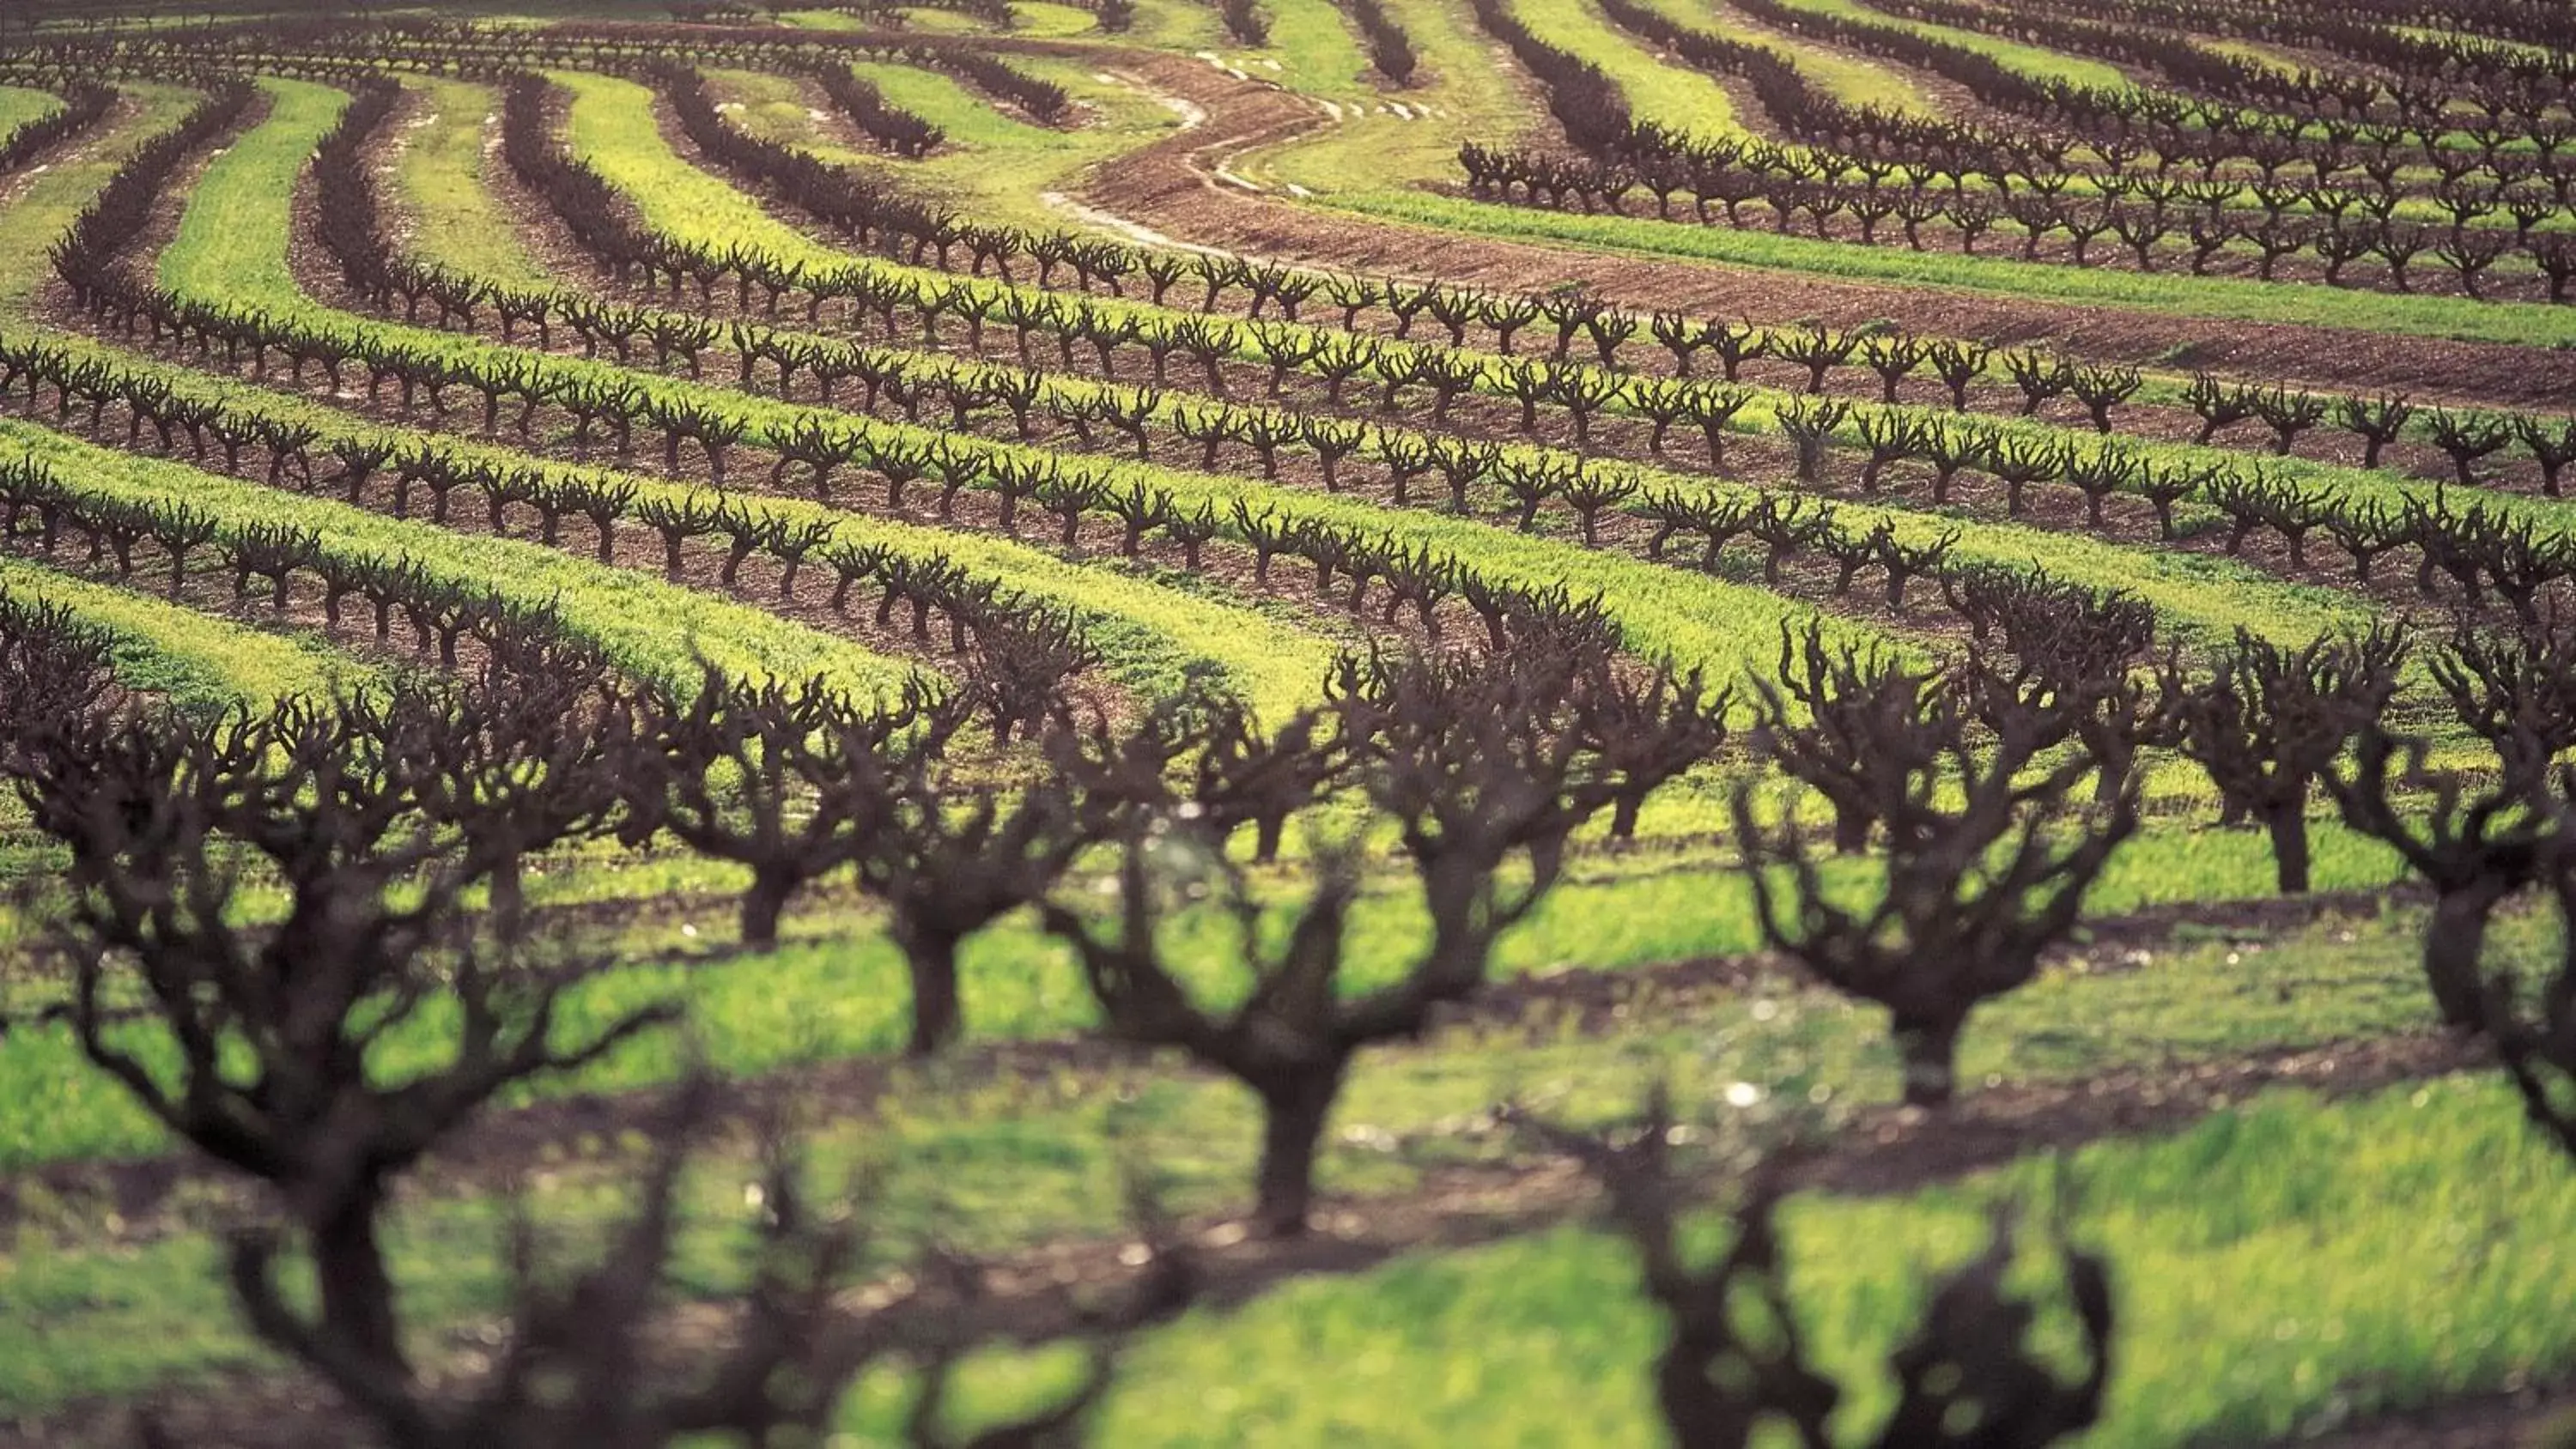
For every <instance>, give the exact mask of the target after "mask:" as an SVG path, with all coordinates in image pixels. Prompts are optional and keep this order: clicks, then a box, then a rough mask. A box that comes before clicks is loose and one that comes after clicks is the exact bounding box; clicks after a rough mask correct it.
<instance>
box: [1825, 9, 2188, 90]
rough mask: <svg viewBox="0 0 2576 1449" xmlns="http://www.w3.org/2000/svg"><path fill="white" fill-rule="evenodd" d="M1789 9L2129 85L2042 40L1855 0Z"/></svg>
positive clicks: (2102, 85) (2094, 81) (2024, 66)
mask: <svg viewBox="0 0 2576 1449" xmlns="http://www.w3.org/2000/svg"><path fill="white" fill-rule="evenodd" d="M1781 3H1782V4H1785V5H1788V6H1790V7H1792V8H1794V9H1798V10H1805V11H1808V12H1810V13H1812V14H1816V15H1831V16H1836V17H1839V18H1841V19H1845V20H1858V21H1861V22H1863V23H1865V24H1869V25H1874V26H1878V27H1880V28H1882V29H1886V30H1893V31H1900V32H1903V33H1906V34H1910V35H1919V36H1922V37H1924V38H1925V39H1927V40H1937V41H1940V42H1941V43H1943V44H1945V45H1955V46H1957V47H1959V48H1960V49H1962V50H1973V51H1975V52H1976V53H1977V54H1979V55H1982V56H1985V57H1986V58H1987V59H1989V60H1993V61H1996V62H1998V63H1999V64H2002V65H2004V66H2006V67H2008V68H2010V69H2013V70H2017V71H2020V72H2021V73H2022V74H2024V75H2026V76H2030V77H2032V78H2034V79H2038V80H2060V81H2066V82H2068V83H2070V84H2073V85H2079V86H2091V87H2093V88H2095V89H2097V90H2106V91H2132V90H2136V89H2138V87H2137V86H2136V85H2134V84H2132V83H2131V82H2130V80H2129V78H2128V76H2126V75H2125V74H2123V73H2122V72H2121V70H2120V68H2119V67H2117V66H2115V65H2112V64H2110V63H2108V62H2106V61H2098V60H2087V59H2085V58H2084V57H2082V56H2076V55H2068V54H2067V53H2066V52H2064V51H2062V50H2050V49H2048V48H2047V47H2045V46H2038V45H2023V44H2021V43H2020V42H2018V41H2012V40H2005V39H2002V38H2000V37H1998V36H1992V35H1988V34H1985V33H1984V32H1982V31H1976V30H1962V29H1960V28H1958V27H1956V26H1951V25H1939V24H1935V23H1933V22H1931V21H1928V20H1909V19H1906V18H1905V17H1903V16H1900V15H1890V14H1888V13H1886V12H1884V11H1881V10H1875V9H1872V8H1870V7H1869V6H1866V5H1862V4H1858V3H1856V0H1781Z"/></svg>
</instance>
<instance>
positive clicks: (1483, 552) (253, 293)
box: [163, 81, 1870, 679]
mask: <svg viewBox="0 0 2576 1449" xmlns="http://www.w3.org/2000/svg"><path fill="white" fill-rule="evenodd" d="M268 84H269V85H271V86H272V87H273V88H275V89H276V91H277V99H278V105H277V108H276V110H275V111H274V112H273V113H272V114H271V116H270V117H269V118H268V119H267V120H266V121H265V122H264V123H262V124H261V125H260V126H259V127H257V128H255V129H254V130H253V131H252V132H251V133H250V134H248V135H246V136H245V137H243V138H242V140H241V141H239V142H238V143H237V144H236V145H235V146H234V147H233V148H232V149H231V150H230V151H228V152H227V153H226V155H225V157H224V159H223V161H222V162H221V163H218V165H219V166H222V167H225V168H227V170H226V171H225V172H224V174H223V175H222V177H221V178H220V179H221V180H222V181H223V182H225V183H226V184H225V185H224V186H223V187H222V189H221V190H220V191H218V190H217V189H216V188H217V185H218V181H219V177H218V176H217V175H214V174H210V175H209V176H208V177H207V179H206V182H205V183H204V184H203V185H202V186H201V187H200V189H199V192H198V194H197V196H196V197H195V198H193V199H192V202H191V205H190V207H189V210H188V215H187V220H186V221H185V222H184V223H183V227H182V236H181V241H182V243H192V244H193V245H191V246H189V247H187V248H186V249H184V250H183V249H181V248H174V249H173V250H172V251H171V252H168V253H165V254H164V257H163V267H164V274H163V275H164V281H165V283H167V284H169V285H171V286H172V287H173V288H174V289H175V290H177V291H179V292H181V293H183V294H186V295H195V296H209V297H214V296H222V297H230V298H233V299H236V300H248V301H256V302H257V303H258V304H259V305H262V306H266V307H270V308H273V309H275V310H277V311H280V312H282V313H287V314H290V315H301V316H304V317H307V318H314V319H329V320H331V321H332V322H334V323H335V324H337V325H361V326H365V327H367V328H368V329H369V330H370V331H372V332H373V333H375V334H376V335H378V336H382V337H387V338H390V339H397V340H400V341H402V342H404V343H405V344H407V345H413V346H418V347H420V348H422V349H424V350H428V351H435V352H440V353H445V354H448V355H458V356H467V355H481V356H496V357H497V356H513V355H516V356H524V355H526V354H525V352H524V350H522V349H511V348H504V347H501V346H498V345H495V344H488V343H483V342H480V341H477V340H474V339H469V338H464V337H460V336H458V335H456V334H453V333H443V332H435V331H430V330H428V329H424V328H414V327H405V326H401V325H398V324H392V323H379V322H376V321H373V320H372V319H360V318H355V317H351V316H348V315H347V314H341V313H334V312H331V311H330V310H329V309H326V308H322V307H320V306H318V305H317V304H315V303H313V302H312V301H311V300H310V299H308V298H305V297H303V296H302V295H301V293H299V292H298V291H296V290H295V286H294V280H293V278H292V276H291V275H288V274H287V273H286V270H285V262H284V259H283V257H281V256H278V255H276V254H275V253H276V250H277V248H276V247H275V246H274V244H273V243H272V244H270V245H266V246H262V245H258V244H251V245H244V244H241V243H239V242H238V241H237V240H236V239H235V238H234V237H233V235H232V232H231V230H230V229H231V228H237V227H238V226H239V225H240V224H241V223H243V222H244V221H246V220H252V219H256V218H266V219H267V224H268V226H269V227H270V230H269V232H268V235H270V236H272V237H274V236H275V235H277V232H276V230H275V228H276V224H277V223H276V221H275V218H276V217H278V216H281V215H283V213H284V208H285V201H284V197H285V195H286V193H287V192H288V190H289V189H290V188H291V186H292V180H293V175H294V167H295V165H296V164H297V159H296V158H298V157H300V156H302V155H303V154H304V153H305V152H306V151H309V149H310V147H311V144H312V141H313V139H314V138H316V137H318V135H319V134H320V133H321V131H323V130H324V129H327V127H328V125H329V124H330V121H331V119H332V118H333V117H334V116H336V114H337V113H338V110H339V108H340V106H341V105H342V104H343V102H344V98H343V97H341V96H340V95H339V93H337V92H334V91H330V90H328V89H327V88H323V87H318V86H311V85H307V84H305V83H301V82H283V81H271V82H268ZM653 144H654V145H655V146H656V147H660V143H659V140H658V138H653ZM660 155H661V156H662V157H663V158H664V160H665V161H666V163H667V165H666V166H665V167H664V168H662V169H663V170H664V171H666V172H670V173H674V174H672V176H671V181H672V187H673V189H674V191H678V190H679V189H680V188H681V187H682V186H683V185H684V182H685V179H686V177H688V176H690V175H695V176H697V177H698V178H699V179H702V180H704V179H707V178H705V177H704V176H703V173H694V172H691V171H690V169H689V168H686V167H683V166H681V165H680V164H679V162H678V158H677V157H675V156H672V155H671V154H670V152H669V151H668V149H667V147H660ZM592 159H593V160H594V163H595V164H599V165H600V166H601V169H602V170H603V172H606V171H609V169H610V168H609V166H608V165H607V164H606V163H605V162H602V161H600V159H599V158H596V157H594V158H592ZM611 179H612V180H613V181H617V182H618V183H619V184H621V185H623V186H626V187H627V188H629V189H630V190H632V189H633V188H634V187H636V186H642V187H645V188H648V189H649V188H651V187H652V186H653V185H654V174H653V173H647V174H644V175H641V176H637V175H635V174H634V173H633V172H632V171H628V172H626V173H625V174H622V175H615V176H612V178H611ZM232 183H238V184H232ZM719 196H722V197H730V198H733V200H734V201H735V202H737V203H739V204H742V205H748V204H749V203H748V200H747V199H746V198H742V197H740V195H739V193H735V192H732V191H731V190H730V189H729V188H722V187H717V188H716V189H715V190H714V191H708V190H704V189H700V190H697V191H696V192H694V193H693V194H691V195H690V196H689V197H688V203H687V204H688V205H689V206H690V207H691V208H703V207H706V206H709V205H713V204H714V203H715V201H716V199H717V197H719ZM210 199H211V200H210ZM808 245H811V244H810V243H809V244H808ZM548 365H550V366H554V367H558V368H560V369H562V370H563V371H564V372H566V373H567V374H591V375H596V376H600V377H603V378H605V377H609V376H615V377H618V378H621V379H625V380H629V381H634V380H638V379H639V378H640V379H642V380H643V381H644V383H645V385H646V386H647V387H648V388H650V389H652V390H653V391H656V392H659V393H661V394H663V395H665V396H670V397H675V398H685V399H687V400H689V401H691V402H694V403H700V404H704V405H711V406H716V407H720V408H722V409H724V410H725V411H727V412H729V413H731V414H733V415H735V416H738V417H741V418H743V419H744V420H745V421H746V422H747V423H748V424H749V425H750V429H751V431H750V432H749V433H748V434H747V437H748V439H749V440H751V441H754V442H757V441H759V440H761V439H765V438H768V437H772V436H776V435H778V434H779V433H780V432H781V431H783V430H784V429H785V428H786V427H787V426H788V425H790V424H791V423H793V422H795V421H797V420H799V419H805V418H812V419H818V420H823V421H828V422H831V423H834V424H838V425H848V426H854V427H856V428H857V429H859V430H860V431H861V432H862V433H863V434H864V435H865V436H868V437H871V438H883V439H889V440H900V441H904V442H907V443H918V444H924V445H927V444H929V443H931V442H933V441H934V440H937V439H941V438H945V439H947V440H948V442H949V443H950V445H951V446H953V447H956V448H959V449H962V450H972V451H978V452H988V453H993V454H1002V455H1008V454H1020V455H1025V456H1037V455H1038V450H1035V449H1032V448H1030V447H1029V446H1028V445H1023V444H1014V443H1000V442H994V441H991V440H987V439H981V438H974V437H969V436H966V435H952V434H947V433H944V432H940V431H938V430H935V429H930V428H925V427H918V426H913V425H908V424H895V423H887V422H881V421H872V420H862V419H858V418H855V417H853V416H852V415H849V414H844V413H840V412H837V411H834V410H831V409H825V408H818V407H810V406H806V405H801V404H791V403H783V402H778V401H775V400H771V399H766V398H761V397H757V396H754V395H751V394H747V393H742V392H737V391H734V390H731V389H726V388H717V387H710V386H706V385H702V384H695V383H687V382H682V381H679V380H676V379H668V378H660V377H649V376H646V375H641V374H636V373H632V372H628V371H625V370H622V369H617V368H614V367H611V366H609V365H608V364H605V363H595V362H585V361H582V360H579V359H573V358H551V359H549V363H548ZM1047 456H1063V455H1047ZM1065 461H1067V462H1068V463H1070V464H1071V465H1072V466H1073V467H1074V468H1077V469H1081V470H1084V471H1087V472H1089V473H1090V474H1091V475H1093V476H1096V477H1099V478H1101V479H1102V480H1103V481H1104V482H1107V483H1109V484H1111V485H1113V486H1118V487H1122V488H1123V487H1124V486H1125V485H1126V484H1127V483H1129V482H1130V481H1141V482H1145V483H1147V484H1149V485H1150V486H1153V487H1157V488H1160V489H1162V490H1163V491H1165V492H1166V493H1168V494H1169V495H1170V496H1171V497H1172V498H1173V500H1174V502H1176V503H1177V504H1179V505H1180V506H1181V507H1183V508H1188V509H1196V508H1197V507H1199V506H1200V505H1202V504H1205V505H1208V506H1211V507H1213V508H1214V509H1215V510H1216V512H1217V513H1218V514H1219V516H1221V517H1222V516H1227V515H1229V514H1230V513H1231V510H1232V508H1233V505H1234V504H1235V503H1236V502H1238V501H1240V502H1243V503H1245V504H1246V505H1248V506H1250V507H1252V508H1254V509H1256V510H1257V509H1261V508H1264V507H1268V508H1274V509H1276V510H1277V511H1278V512H1279V513H1280V514H1281V515H1283V516H1284V517H1288V518H1310V519H1315V520H1318V521H1322V522H1327V523H1333V524H1340V525H1345V526H1350V527H1355V528H1360V529H1362V530H1364V531H1366V532H1369V533H1372V534H1375V535H1378V536H1380V537H1384V538H1387V539H1389V540H1390V541H1392V542H1395V543H1397V544H1400V545H1403V546H1408V547H1428V548H1430V549H1432V550H1433V551H1435V552H1437V553H1447V554H1451V555H1454V556H1456V557H1457V558H1458V559H1459V560H1460V561H1461V562H1463V563H1466V564H1467V565H1469V566H1471V567H1475V568H1478V569H1480V570H1483V571H1485V572H1487V573H1488V574H1489V575H1490V576H1492V577H1495V578H1497V579H1501V580H1508V581H1518V582H1524V583H1527V584H1531V585H1544V584H1550V583H1557V582H1562V583H1564V584H1566V585H1567V586H1568V587H1569V588H1571V589H1573V590H1575V591H1576V592H1577V593H1578V595H1588V594H1593V593H1599V594H1601V595H1603V596H1604V597H1605V598H1607V599H1609V600H1611V601H1612V602H1613V605H1614V607H1615V610H1616V612H1617V614H1618V617H1619V619H1620V622H1621V624H1622V627H1623V629H1624V631H1625V633H1626V635H1627V638H1628V641H1629V643H1630V645H1631V646H1632V647H1633V648H1635V649H1636V650H1637V651H1638V652H1640V653H1642V654H1646V655H1650V656H1662V657H1668V658H1671V659H1674V660H1676V661H1678V662H1679V663H1681V664H1682V665H1684V666H1685V667H1699V668H1705V669H1707V670H1708V671H1709V672H1710V673H1711V674H1712V675H1713V676H1716V677H1719V678H1726V679H1732V678H1735V677H1737V676H1738V675H1740V674H1742V673H1743V672H1745V671H1746V670H1747V669H1750V668H1755V667H1759V666H1761V665H1763V664H1766V663H1767V662H1768V661H1769V659H1770V658H1771V657H1772V656H1773V655H1774V653H1775V652H1776V650H1777V647H1778V640H1779V636H1780V629H1781V627H1782V625H1784V624H1789V623H1794V622H1799V621H1803V620H1806V619H1809V618H1813V617H1815V612H1814V611H1813V610H1812V609H1810V608H1809V607H1807V606H1806V605H1804V604H1801V603H1798V602H1797V601H1795V600H1790V599H1784V598H1782V597H1781V596H1779V595H1777V594H1773V593H1770V592H1769V591H1767V590H1764V589H1760V588H1754V587H1749V586H1744V585H1738V584H1732V583H1728V582H1725V581H1723V580H1719V579H1716V578H1712V577H1709V576H1707V575H1702V574H1695V573H1684V572H1682V571H1679V570H1675V569H1668V568H1663V567H1660V566H1657V565H1654V564H1649V563H1646V562H1644V561H1642V560H1638V559H1634V558H1630V557H1626V556H1622V555H1614V554H1608V553H1604V552H1600V551H1595V550H1587V549H1584V548H1582V547H1580V546H1578V545H1576V544H1573V543H1570V542H1566V541H1563V540H1558V539H1554V538H1548V537H1543V536H1539V535H1525V534H1517V533H1512V532H1508V531H1505V530H1502V529H1498V528H1494V527H1492V526H1490V525H1487V524H1483V523H1479V522H1474V521H1471V520H1467V519H1461V518H1457V517H1454V516H1449V515H1438V514H1430V513H1420V512H1398V511H1389V510H1385V509H1381V508H1378V507H1376V506H1374V505H1372V504H1369V503H1366V502H1362V501H1358V500H1356V499H1353V498H1349V497H1343V496H1333V495H1320V494H1314V493H1310V492H1307V491H1305V490H1302V489H1298V488H1294V487H1291V486H1286V485H1280V484H1270V483H1264V482H1260V481H1256V480H1252V479H1245V478H1236V477H1228V476H1215V475H1207V474H1199V473H1189V472H1183V471H1180V470H1177V469H1169V468H1163V467H1157V466H1151V465H1145V464H1138V463H1133V462H1113V461H1109V460H1103V459H1097V458H1087V457H1086V458H1066V460H1065ZM1836 627H1838V628H1839V629H1840V630H1841V631H1843V632H1844V633H1845V634H1846V635H1848V636H1866V635H1867V634H1868V633H1869V632H1870V631H1867V630H1865V629H1861V628H1860V627H1859V626H1857V625H1852V624H1849V623H1847V622H1845V623H1840V624H1838V625H1837V626H1836Z"/></svg>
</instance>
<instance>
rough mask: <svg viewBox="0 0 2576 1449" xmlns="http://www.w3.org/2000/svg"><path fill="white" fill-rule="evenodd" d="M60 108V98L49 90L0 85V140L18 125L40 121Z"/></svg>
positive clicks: (61, 103) (4, 138) (7, 136)
mask: <svg viewBox="0 0 2576 1449" xmlns="http://www.w3.org/2000/svg"><path fill="white" fill-rule="evenodd" d="M62 108H63V102H62V98H61V97H60V96H57V95H55V94H53V93H52V92H51V91H40V90H36V89H33V88H31V87H28V86H0V141H5V140H7V139H8V138H9V137H10V135H12V134H13V133H15V132H16V131H17V129H18V128H19V127H21V126H24V125H27V124H28V123H30V122H33V121H41V120H43V119H44V118H45V117H47V116H50V115H52V114H53V113H55V112H56V111H59V110H61V109H62Z"/></svg>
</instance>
